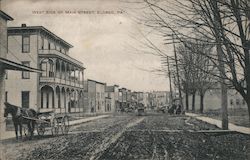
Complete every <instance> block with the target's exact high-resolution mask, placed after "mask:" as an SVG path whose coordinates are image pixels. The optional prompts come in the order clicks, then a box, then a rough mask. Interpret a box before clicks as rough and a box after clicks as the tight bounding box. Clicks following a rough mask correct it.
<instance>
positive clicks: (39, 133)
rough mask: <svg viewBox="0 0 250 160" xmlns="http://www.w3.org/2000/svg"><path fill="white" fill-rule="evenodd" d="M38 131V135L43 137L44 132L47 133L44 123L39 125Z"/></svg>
mask: <svg viewBox="0 0 250 160" xmlns="http://www.w3.org/2000/svg"><path fill="white" fill-rule="evenodd" d="M36 130H37V134H38V135H39V136H43V135H44V132H45V124H44V123H39V124H38V126H37V129H36Z"/></svg>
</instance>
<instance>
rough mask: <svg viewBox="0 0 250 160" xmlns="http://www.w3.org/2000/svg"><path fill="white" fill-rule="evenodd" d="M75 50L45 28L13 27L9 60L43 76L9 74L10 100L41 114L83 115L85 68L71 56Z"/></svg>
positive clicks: (7, 86) (26, 73) (7, 84)
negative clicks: (39, 70) (47, 112)
mask: <svg viewBox="0 0 250 160" xmlns="http://www.w3.org/2000/svg"><path fill="white" fill-rule="evenodd" d="M72 47H73V46H72V45H71V44H69V43H68V42H66V41H64V40H63V39H61V38H60V37H58V36H57V35H55V34H54V33H52V32H51V31H49V30H48V29H46V28H44V27H42V26H26V25H25V24H22V26H21V27H9V28H8V52H9V54H7V56H8V58H10V59H14V60H19V61H21V62H22V64H23V65H25V66H29V67H34V68H40V69H41V70H42V73H41V74H35V73H28V72H22V73H20V72H15V71H10V72H8V73H7V77H6V88H7V95H8V101H9V102H10V103H12V104H15V105H18V106H22V107H25V108H34V109H35V110H38V111H40V112H43V111H51V110H53V111H55V112H57V113H58V112H65V113H68V112H83V100H82V98H83V92H84V90H83V79H84V69H85V68H84V67H83V63H81V62H79V61H78V60H76V59H74V58H72V57H70V56H69V49H70V48H72ZM10 53H15V56H13V54H10Z"/></svg>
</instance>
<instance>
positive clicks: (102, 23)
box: [1, 0, 169, 91]
mask: <svg viewBox="0 0 250 160" xmlns="http://www.w3.org/2000/svg"><path fill="white" fill-rule="evenodd" d="M1 10H3V11H4V12H6V13H7V14H9V15H10V16H11V17H13V18H14V21H11V22H8V26H21V24H23V23H25V24H26V25H27V26H44V27H45V28H47V29H48V30H50V31H52V32H53V33H55V34H56V35H58V36H59V37H61V38H62V39H64V40H65V41H67V42H69V43H70V44H72V45H73V46H74V47H73V48H71V49H70V51H69V54H70V56H71V57H73V58H75V59H77V60H79V61H81V62H83V64H84V67H85V68H86V70H85V72H84V73H85V79H94V80H97V81H100V82H104V83H107V85H114V84H117V85H119V86H120V87H124V88H128V89H131V90H133V91H153V90H155V91H156V90H159V91H165V90H169V87H168V86H169V83H168V79H167V78H165V77H164V76H161V75H157V74H155V73H152V72H148V71H147V70H151V69H152V68H159V67H160V66H161V64H160V58H159V57H156V56H154V55H150V54H136V53H135V52H133V51H132V50H133V49H131V45H132V46H134V47H138V49H140V47H141V46H140V45H139V44H138V45H137V43H136V42H135V39H134V38H132V37H136V39H141V37H140V31H141V30H143V29H144V28H143V27H142V26H140V25H138V24H137V23H135V22H134V21H133V20H132V19H131V17H130V16H128V14H126V13H125V12H122V11H123V10H126V8H124V4H123V2H121V1H119V0H2V4H1ZM46 11H49V12H46ZM86 11H90V12H88V13H87V12H86ZM156 41H157V40H156ZM159 43H160V40H159Z"/></svg>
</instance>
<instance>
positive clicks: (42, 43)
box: [41, 37, 44, 49]
mask: <svg viewBox="0 0 250 160" xmlns="http://www.w3.org/2000/svg"><path fill="white" fill-rule="evenodd" d="M41 49H44V37H42V39H41Z"/></svg>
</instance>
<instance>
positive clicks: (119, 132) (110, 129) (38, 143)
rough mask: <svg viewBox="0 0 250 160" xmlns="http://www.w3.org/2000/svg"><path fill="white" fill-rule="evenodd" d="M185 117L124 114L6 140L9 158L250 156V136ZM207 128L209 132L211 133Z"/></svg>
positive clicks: (107, 158) (218, 157) (125, 158)
mask: <svg viewBox="0 0 250 160" xmlns="http://www.w3.org/2000/svg"><path fill="white" fill-rule="evenodd" d="M213 130H219V129H218V128H217V127H215V126H213V125H209V124H206V123H203V122H200V121H198V120H195V119H193V118H190V117H186V116H179V117H173V116H166V115H165V114H152V115H147V116H135V115H123V116H121V115H120V116H112V117H109V118H104V119H99V120H95V121H92V122H88V123H85V124H81V125H79V126H75V127H74V128H71V132H70V134H69V135H67V136H58V137H51V136H47V137H43V138H38V137H36V138H35V139H34V140H32V141H23V142H16V141H15V140H9V141H4V142H2V146H1V149H3V148H4V149H5V151H4V153H5V158H6V159H21V160H22V159H23V160H28V159H30V160H31V159H32V160H33V159H36V160H40V159H46V160H47V159H58V160H59V159H60V160H71V159H73V160H75V159H84V160H85V159H86V160H88V159H93V160H94V159H100V160H103V159H106V160H112V159H117V160H122V159H124V160H127V159H135V160H138V159H150V160H152V159H166V160H170V159H171V160H172V159H173V160H175V159H178V160H181V159H183V160H184V159H185V160H189V159H190V160H191V159H234V160H235V159H239V160H244V159H249V158H250V154H249V149H250V137H249V136H247V135H242V134H238V133H229V132H211V131H213ZM208 131H209V132H208Z"/></svg>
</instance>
